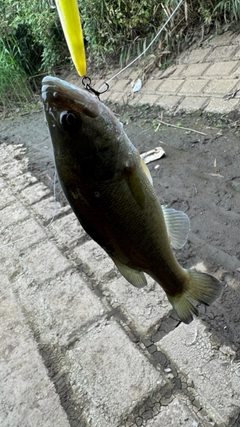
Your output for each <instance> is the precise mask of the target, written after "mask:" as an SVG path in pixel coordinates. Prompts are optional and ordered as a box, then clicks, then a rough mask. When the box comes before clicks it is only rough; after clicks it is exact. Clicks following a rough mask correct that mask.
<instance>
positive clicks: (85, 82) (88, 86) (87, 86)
mask: <svg viewBox="0 0 240 427" xmlns="http://www.w3.org/2000/svg"><path fill="white" fill-rule="evenodd" d="M82 84H83V86H84V87H85V89H87V90H88V91H89V92H91V93H93V94H94V95H96V97H97V98H98V99H99V101H100V98H99V97H100V95H102V94H103V93H105V92H107V90H108V89H109V84H108V83H107V82H105V83H104V84H105V85H106V87H107V88H106V89H105V90H102V92H99V91H98V90H96V89H93V87H92V86H91V79H90V77H83V79H82Z"/></svg>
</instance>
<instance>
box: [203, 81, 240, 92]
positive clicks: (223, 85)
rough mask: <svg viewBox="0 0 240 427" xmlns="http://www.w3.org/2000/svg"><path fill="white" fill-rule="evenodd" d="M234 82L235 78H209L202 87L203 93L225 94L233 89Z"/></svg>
mask: <svg viewBox="0 0 240 427" xmlns="http://www.w3.org/2000/svg"><path fill="white" fill-rule="evenodd" d="M236 84H237V81H236V79H221V80H216V79H214V80H210V82H209V83H208V84H207V86H206V87H205V88H204V90H203V93H204V94H211V95H213V94H218V95H226V94H227V93H229V92H231V91H233V89H234V87H235V86H236Z"/></svg>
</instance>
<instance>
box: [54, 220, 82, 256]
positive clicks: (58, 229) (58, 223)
mask: <svg viewBox="0 0 240 427" xmlns="http://www.w3.org/2000/svg"><path fill="white" fill-rule="evenodd" d="M49 231H50V233H51V234H53V235H54V238H55V241H56V242H57V243H58V245H60V246H62V247H63V248H65V249H66V247H67V248H69V247H70V246H72V245H73V244H77V243H78V242H83V241H84V240H86V239H87V237H86V232H85V231H84V230H83V228H82V227H81V225H80V223H79V221H78V219H77V218H76V216H75V214H74V213H70V214H68V215H65V216H63V217H62V218H56V219H55V220H54V221H53V223H52V224H51V226H50V228H49Z"/></svg>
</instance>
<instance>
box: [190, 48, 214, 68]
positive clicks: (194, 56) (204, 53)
mask: <svg viewBox="0 0 240 427" xmlns="http://www.w3.org/2000/svg"><path fill="white" fill-rule="evenodd" d="M211 51H212V48H211V47H209V48H205V49H194V50H192V51H191V52H190V53H189V54H188V55H186V56H185V57H184V59H183V62H184V63H188V64H191V63H195V62H204V61H205V60H206V58H207V60H208V55H209V54H210V52H211Z"/></svg>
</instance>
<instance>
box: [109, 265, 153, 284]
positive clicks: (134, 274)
mask: <svg viewBox="0 0 240 427" xmlns="http://www.w3.org/2000/svg"><path fill="white" fill-rule="evenodd" d="M112 260H113V262H114V263H115V265H116V267H117V268H118V270H119V271H120V273H121V274H122V275H123V277H125V279H126V280H127V281H128V282H129V283H131V285H133V286H135V287H136V288H143V287H144V286H146V285H147V279H146V277H145V275H144V273H143V272H142V271H137V270H133V269H132V268H130V267H128V266H127V265H124V264H122V263H121V262H120V261H117V260H116V259H115V258H112Z"/></svg>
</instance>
